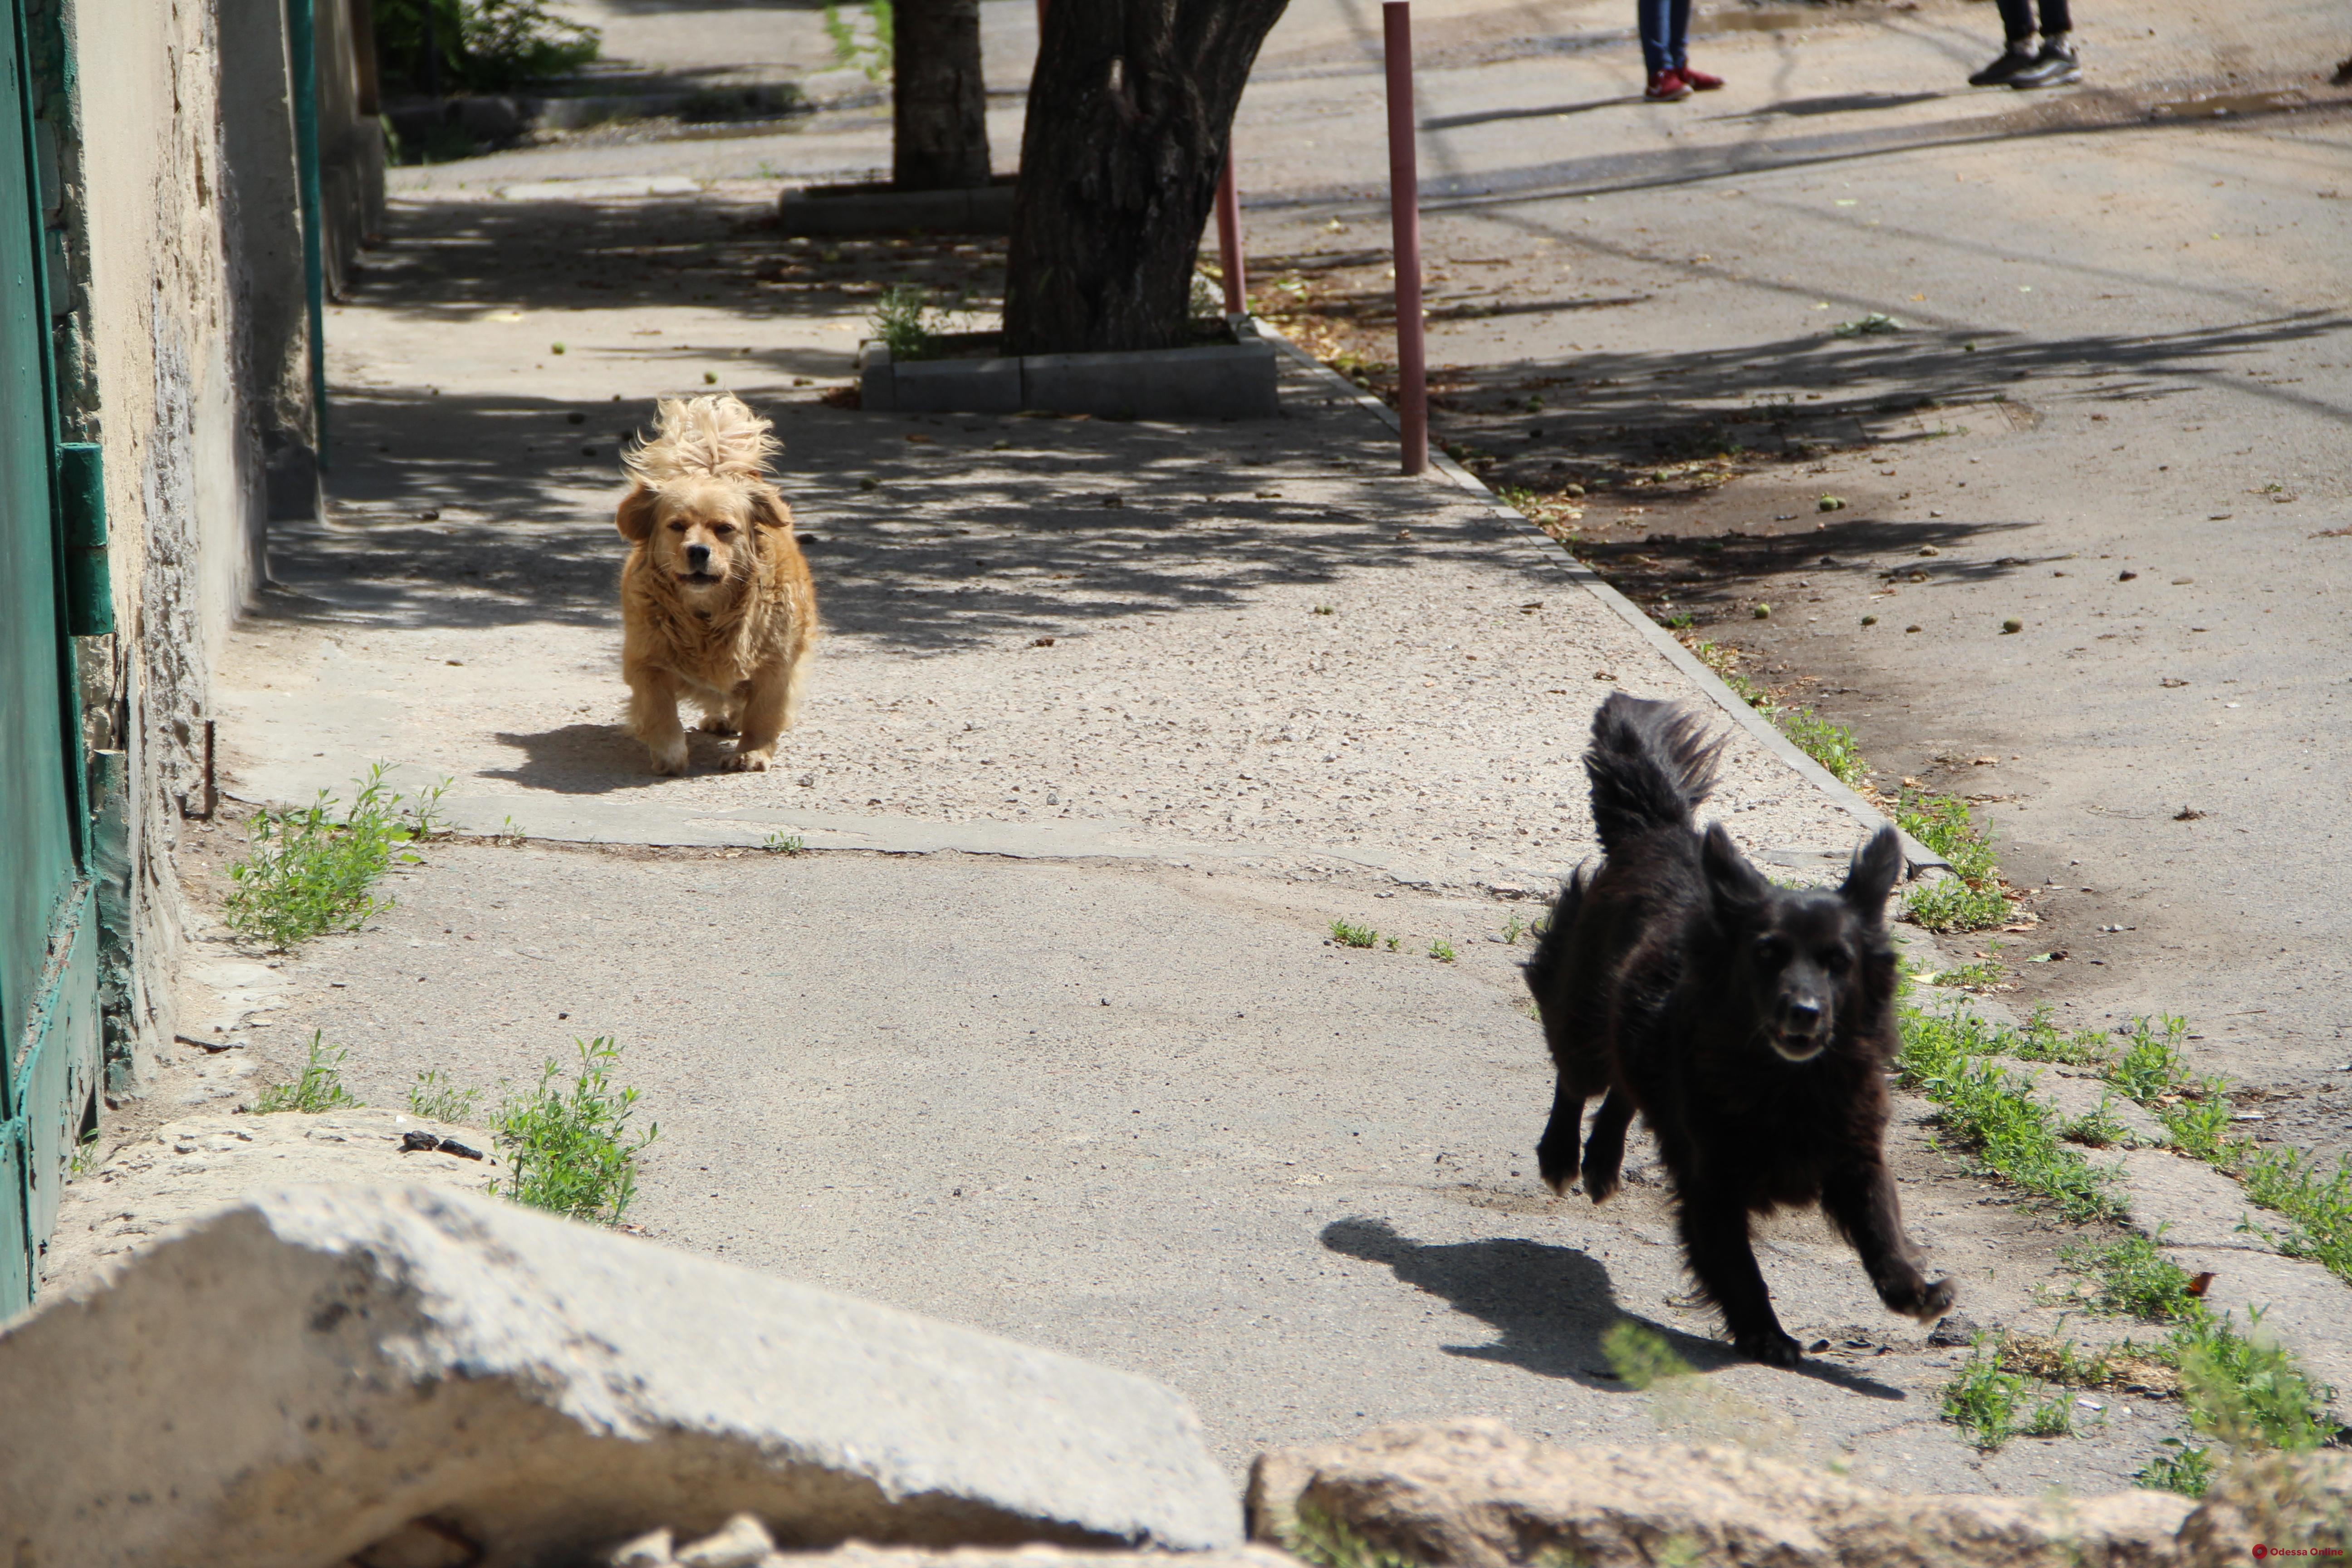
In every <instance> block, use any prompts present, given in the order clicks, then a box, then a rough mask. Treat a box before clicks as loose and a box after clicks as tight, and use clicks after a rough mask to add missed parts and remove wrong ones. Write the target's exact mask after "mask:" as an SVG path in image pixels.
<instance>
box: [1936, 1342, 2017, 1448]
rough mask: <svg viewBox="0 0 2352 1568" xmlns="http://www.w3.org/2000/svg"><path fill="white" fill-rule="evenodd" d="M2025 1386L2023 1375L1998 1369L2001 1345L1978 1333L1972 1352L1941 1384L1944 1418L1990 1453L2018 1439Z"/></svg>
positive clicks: (1970, 1440)
mask: <svg viewBox="0 0 2352 1568" xmlns="http://www.w3.org/2000/svg"><path fill="white" fill-rule="evenodd" d="M2026 1386H2027V1385H2026V1380H2025V1379H2024V1378H2023V1377H2022V1376H2021V1375H2020V1374H2018V1373H2013V1372H2003V1371H2002V1370H2001V1366H2000V1342H1999V1341H1998V1340H1995V1339H1993V1338H1992V1337H1991V1336H1990V1335H1986V1334H1979V1335H1978V1336H1977V1339H1976V1348H1975V1351H1974V1353H1972V1354H1971V1355H1970V1356H1969V1359H1968V1361H1967V1363H1965V1364H1964V1365H1962V1366H1961V1368H1960V1370H1959V1371H1958V1372H1957V1373H1953V1374H1952V1379H1951V1381H1950V1382H1948V1383H1947V1384H1944V1405H1943V1416H1944V1419H1945V1420H1947V1421H1948V1422H1950V1423H1951V1424H1952V1425H1953V1426H1958V1428H1960V1430H1961V1431H1963V1432H1965V1433H1967V1434H1968V1438H1969V1442H1971V1443H1973V1444H1975V1445H1976V1446H1977V1447H1979V1448H1980V1449H1982V1450H1984V1451H1985V1452H1987V1453H1990V1452H1991V1451H1992V1450H1993V1449H1995V1448H1998V1447H2000V1446H2001V1445H2002V1444H2004V1443H2006V1442H2008V1441H2009V1440H2010V1439H2011V1437H2014V1436H2017V1434H2018V1431H2019V1429H2020V1428H2019V1424H2018V1419H2017V1416H2018V1411H2019V1410H2020V1409H2021V1408H2022V1407H2023V1405H2024V1404H2025V1400H2026Z"/></svg>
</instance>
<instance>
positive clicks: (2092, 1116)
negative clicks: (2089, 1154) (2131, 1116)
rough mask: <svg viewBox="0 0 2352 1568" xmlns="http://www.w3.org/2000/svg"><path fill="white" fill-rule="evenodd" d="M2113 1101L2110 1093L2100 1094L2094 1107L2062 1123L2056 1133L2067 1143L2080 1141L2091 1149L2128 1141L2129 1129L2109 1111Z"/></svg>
mask: <svg viewBox="0 0 2352 1568" xmlns="http://www.w3.org/2000/svg"><path fill="white" fill-rule="evenodd" d="M2115 1103H2116V1102H2115V1098H2114V1097H2113V1096H2112V1095H2102V1096H2100V1097H2099V1103H2098V1105H2097V1107H2096V1108H2095V1109H2094V1110H2089V1111H2086V1112H2084V1114H2083V1115H2081V1116H2077V1117H2076V1118H2074V1121H2068V1122H2064V1123H2062V1124H2061V1125H2060V1127H2059V1129H2058V1135H2059V1136H2060V1137H2062V1138H2063V1139H2065V1140H2066V1142H2069V1143H2080V1144H2083V1145H2084V1146H2085V1147H2086V1148H2092V1149H2112V1148H2114V1147H2115V1146H2116V1144H2118V1143H2123V1142H2129V1141H2130V1139H2131V1129H2129V1128H2127V1127H2126V1126H2125V1125H2124V1124H2123V1123H2122V1122H2120V1121H2116V1119H2115V1117H2114V1115H2113V1114H2112V1113H2111V1112H2112V1108H2113V1107H2114V1105H2115Z"/></svg>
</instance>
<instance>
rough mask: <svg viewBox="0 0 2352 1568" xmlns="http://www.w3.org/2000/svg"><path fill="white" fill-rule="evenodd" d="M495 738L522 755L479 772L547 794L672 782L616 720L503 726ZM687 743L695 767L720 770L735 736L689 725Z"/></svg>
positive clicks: (600, 791)
mask: <svg viewBox="0 0 2352 1568" xmlns="http://www.w3.org/2000/svg"><path fill="white" fill-rule="evenodd" d="M497 740H498V742H499V744H500V745H505V746H512V747H513V748H514V749H515V750H516V751H519V752H521V753H522V755H523V760H522V761H521V762H520V763H516V764H515V765H514V766H512V767H509V768H484V769H483V770H482V773H481V776H482V777H484V778H488V779H509V780H511V781H512V782H514V783H516V784H520V785H522V786H523V787H524V788H525V789H535V790H545V791H546V792H548V793H549V794H550V795H611V794H613V793H614V792H615V791H618V790H626V789H651V788H654V787H656V786H658V785H661V784H668V783H670V782H671V781H670V780H669V779H667V778H666V777H664V776H663V775H661V774H659V773H655V772H654V771H653V769H652V768H651V767H649V766H648V765H647V764H646V748H645V745H644V744H643V742H639V741H638V740H637V738H636V737H635V736H634V735H632V734H630V733H629V732H628V731H626V730H625V729H623V728H622V727H621V726H620V725H618V724H562V725H559V726H557V727H556V728H555V729H552V730H540V731H531V732H516V731H499V734H498V736H497ZM686 744H687V754H688V758H689V759H690V761H691V765H692V770H693V772H694V773H717V772H718V771H719V763H721V762H722V761H724V760H725V758H726V756H727V754H728V752H730V751H732V750H733V749H734V745H735V742H734V741H733V740H732V739H730V738H728V737H725V736H719V735H707V734H704V733H703V732H702V731H699V730H694V729H688V731H687V732H686Z"/></svg>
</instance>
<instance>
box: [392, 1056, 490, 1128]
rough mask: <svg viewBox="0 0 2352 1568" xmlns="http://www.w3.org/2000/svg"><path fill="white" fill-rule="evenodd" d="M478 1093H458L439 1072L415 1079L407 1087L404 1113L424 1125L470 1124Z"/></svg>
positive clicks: (479, 1096)
mask: <svg viewBox="0 0 2352 1568" xmlns="http://www.w3.org/2000/svg"><path fill="white" fill-rule="evenodd" d="M481 1100H482V1091H481V1090H480V1089H478V1088H477V1089H459V1088H458V1087H457V1085H456V1084H454V1083H451V1082H450V1081H449V1079H448V1076H447V1075H446V1074H445V1073H443V1072H442V1070H441V1069H440V1068H432V1069H430V1070H429V1071H426V1072H421V1073H418V1074H417V1075H416V1081H415V1083H413V1084H410V1085H409V1086H408V1110H409V1113H410V1114H411V1115H414V1116H421V1117H423V1118H425V1121H472V1120H473V1117H474V1111H475V1110H476V1108H477V1107H478V1106H479V1105H480V1103H481Z"/></svg>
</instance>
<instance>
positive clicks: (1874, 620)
mask: <svg viewBox="0 0 2352 1568" xmlns="http://www.w3.org/2000/svg"><path fill="white" fill-rule="evenodd" d="M1862 624H1863V625H1864V626H1876V625H1877V624H1878V617H1877V616H1863V617H1862Z"/></svg>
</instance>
